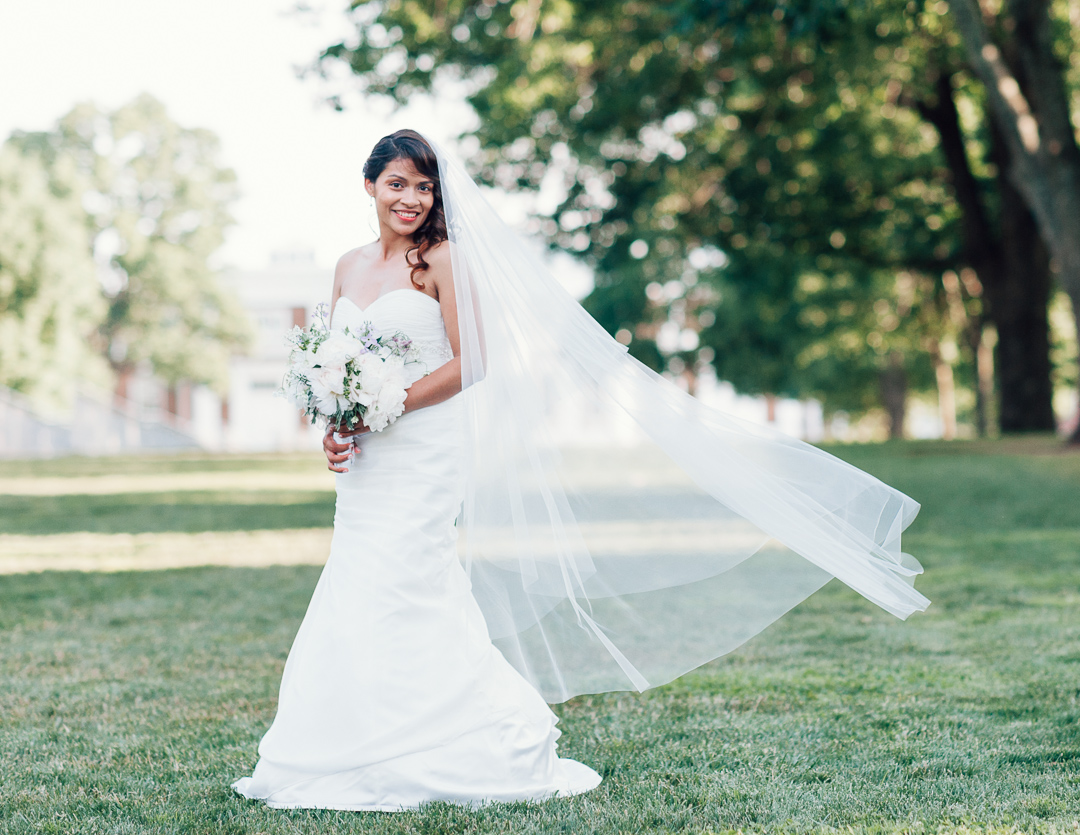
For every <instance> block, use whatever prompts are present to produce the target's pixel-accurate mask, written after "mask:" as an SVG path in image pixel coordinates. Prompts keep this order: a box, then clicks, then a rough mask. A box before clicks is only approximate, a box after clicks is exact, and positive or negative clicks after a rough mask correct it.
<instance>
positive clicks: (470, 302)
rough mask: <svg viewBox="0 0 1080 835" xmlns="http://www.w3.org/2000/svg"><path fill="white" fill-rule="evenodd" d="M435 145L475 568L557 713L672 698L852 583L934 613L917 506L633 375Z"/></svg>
mask: <svg viewBox="0 0 1080 835" xmlns="http://www.w3.org/2000/svg"><path fill="white" fill-rule="evenodd" d="M428 141H429V142H430V143H431V146H432V147H433V148H434V149H435V151H436V154H437V155H438V159H439V174H440V179H441V191H442V196H443V202H444V206H445V210H446V218H447V226H448V230H449V236H450V241H451V252H452V263H453V269H454V283H455V289H456V292H457V305H458V318H459V327H460V331H461V358H462V378H463V379H462V384H463V387H464V390H463V392H462V395H461V397H462V399H463V401H464V403H463V408H464V410H465V413H466V417H465V427H466V428H465V432H466V436H467V437H466V444H467V465H466V474H465V484H464V503H463V510H462V516H461V519H460V521H459V536H460V554H461V559H462V560H463V562H464V564H465V567H466V570H467V571H468V573H469V576H470V580H471V583H472V588H473V594H474V596H475V597H476V599H477V602H478V603H479V605H480V607H481V609H482V610H483V613H484V616H485V619H486V621H487V626H488V630H489V632H490V634H491V637H492V639H493V640H494V642H495V643H496V645H497V646H498V647H499V649H500V650H501V651H502V652H503V654H504V655H505V656H506V657H507V659H508V660H509V661H510V662H511V663H512V664H514V665H515V666H516V667H517V669H518V670H519V671H520V672H521V673H522V674H523V675H524V676H525V677H526V678H527V679H528V680H529V681H530V682H531V683H532V684H533V685H534V686H535V687H536V688H537V689H538V690H539V691H540V692H541V693H542V694H543V695H544V696H545V697H546V698H547V700H548V701H549V702H559V701H563V700H565V699H568V698H570V697H571V696H574V695H576V694H579V693H595V692H603V691H609V690H627V689H635V690H643V689H645V688H648V687H654V686H657V685H660V684H664V683H666V682H668V681H671V680H672V679H674V678H676V677H677V676H679V675H681V674H683V673H685V672H687V671H688V670H691V669H693V668H694V667H697V666H699V665H701V664H703V663H705V662H706V661H709V660H711V659H713V658H717V657H719V656H720V655H723V654H724V653H726V652H729V651H730V650H732V649H734V648H735V647H737V646H739V645H740V644H742V643H743V642H745V641H746V640H747V639H749V638H750V637H752V636H753V635H755V634H757V633H758V632H760V631H761V630H762V629H764V628H765V627H766V626H768V625H769V624H770V623H772V622H773V621H774V620H776V619H777V618H779V617H780V616H781V615H782V614H783V613H784V612H786V611H788V610H789V609H790V608H792V607H793V606H795V605H796V604H797V603H799V602H800V601H801V600H803V599H805V598H806V597H807V596H809V595H810V594H812V593H813V592H814V591H815V590H817V589H818V588H820V587H821V586H822V585H824V584H825V583H826V582H828V580H829V579H831V578H832V577H836V578H838V579H839V580H841V581H842V582H844V583H846V584H847V585H848V586H850V587H851V588H852V589H854V590H855V591H857V592H858V593H859V594H861V595H863V596H864V597H866V598H868V599H869V600H871V601H873V602H874V603H876V604H877V605H878V606H880V607H882V608H883V609H885V610H887V611H889V612H891V613H893V614H894V615H896V616H898V617H900V618H905V617H907V616H908V615H909V614H911V613H912V612H914V611H919V610H923V609H925V608H926V607H927V605H929V602H930V601H929V600H927V598H925V597H924V596H923V595H921V594H920V593H919V592H917V591H916V590H915V589H914V587H913V579H914V576H915V575H916V574H918V573H920V572H921V570H922V569H921V566H920V565H919V563H918V562H916V561H915V560H914V559H913V558H911V557H910V556H908V555H907V554H903V553H902V552H901V551H900V534H901V532H902V531H903V530H904V529H905V528H906V527H907V526H908V525H909V524H910V523H911V521H912V520H913V519H914V517H915V514H916V513H917V512H918V509H919V506H918V504H917V503H916V502H915V501H913V500H912V499H910V498H908V497H907V496H905V495H904V494H903V493H900V492H898V491H896V490H894V489H892V488H891V487H889V486H887V485H885V484H883V483H882V482H880V481H878V480H877V479H876V478H874V477H872V476H870V475H868V474H867V473H864V472H862V471H861V470H858V469H857V468H855V467H852V466H851V465H849V464H847V463H845V462H843V461H840V460H839V459H837V458H835V457H833V456H831V455H828V454H827V453H825V452H822V451H821V450H819V449H816V448H815V447H812V446H810V445H808V444H805V443H802V442H801V441H798V440H795V439H793V438H790V437H788V436H786V435H784V434H782V433H780V432H777V431H773V430H771V429H768V428H765V427H761V426H756V425H753V424H749V423H746V422H744V421H741V420H738V419H735V418H733V417H731V416H728V415H726V414H723V413H722V412H720V411H717V410H715V409H711V408H708V407H706V406H705V405H703V404H702V403H701V402H699V401H698V400H696V399H695V398H693V397H691V396H690V395H688V394H687V393H685V392H684V391H682V390H681V389H679V388H678V387H677V386H675V385H674V384H672V383H671V382H670V381H668V380H666V379H664V378H663V377H661V376H660V375H658V374H656V373H654V372H653V371H651V370H650V369H648V368H647V367H646V366H644V365H642V364H641V363H639V362H638V361H637V360H635V359H633V358H632V357H631V356H630V355H629V354H628V353H627V352H626V349H625V348H624V347H623V346H622V345H621V344H619V343H618V342H617V341H615V340H614V339H613V338H612V337H611V336H610V335H609V334H608V333H607V332H605V331H604V330H603V328H601V327H600V325H599V324H598V323H597V322H596V321H595V320H593V319H592V317H590V316H589V315H588V313H586V312H585V310H584V309H583V308H582V307H581V306H580V305H579V304H578V303H577V302H576V301H575V300H574V299H573V298H572V297H571V296H570V295H569V294H568V293H567V292H566V291H565V290H564V289H563V288H562V286H561V285H560V284H559V282H558V281H557V280H556V279H555V278H554V277H553V276H552V275H551V274H550V273H549V272H548V271H547V270H546V269H545V267H544V266H543V265H542V264H541V263H539V262H538V260H537V259H536V257H535V255H534V254H533V252H532V251H531V250H530V248H529V247H528V246H527V245H526V244H525V243H524V242H523V241H522V240H521V239H520V238H519V237H518V235H517V234H516V233H515V232H514V231H513V230H511V229H510V228H509V227H508V226H507V225H506V224H505V223H504V222H503V221H502V220H501V219H500V218H499V216H498V214H497V213H496V212H495V210H494V209H493V208H492V207H491V206H490V204H488V202H487V201H486V200H485V198H484V196H483V195H482V193H481V192H480V189H479V188H478V187H477V185H476V184H475V183H474V182H473V180H472V179H471V178H470V177H469V175H468V173H467V172H466V171H465V169H464V168H463V167H462V166H461V164H460V163H459V162H457V161H456V160H454V159H453V158H451V156H450V155H448V154H447V152H446V151H445V150H444V149H442V148H441V147H439V145H438V144H437V143H436V142H433V141H431V140H430V139H429V140H428Z"/></svg>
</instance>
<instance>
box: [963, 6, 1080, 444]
mask: <svg viewBox="0 0 1080 835" xmlns="http://www.w3.org/2000/svg"><path fill="white" fill-rule="evenodd" d="M949 8H950V10H951V11H952V17H953V20H954V22H955V24H956V28H957V29H958V30H959V32H960V36H961V39H962V40H963V42H964V46H965V47H966V50H967V54H968V60H969V61H970V62H971V67H972V69H973V70H974V71H975V74H976V75H977V76H978V77H979V79H980V80H981V81H982V83H983V86H984V87H985V88H986V94H987V100H988V102H989V110H990V114H991V118H992V119H993V122H994V126H995V128H996V129H997V130H998V131H999V132H1000V134H1001V137H1002V139H1003V140H1004V143H1005V145H1006V146H1007V147H1008V151H1009V166H1008V170H1007V171H1006V172H1005V173H1007V175H1008V177H1009V179H1010V181H1011V182H1012V184H1013V185H1014V186H1015V187H1016V191H1017V192H1018V193H1019V194H1021V195H1022V196H1023V199H1024V202H1025V203H1026V204H1027V206H1028V207H1029V208H1030V209H1031V212H1032V214H1033V215H1034V216H1035V221H1036V223H1037V224H1038V228H1039V232H1040V234H1041V237H1042V240H1043V241H1044V242H1045V243H1046V247H1047V249H1048V250H1049V254H1050V256H1051V257H1052V258H1053V260H1054V262H1055V265H1056V267H1057V273H1058V276H1059V278H1060V280H1061V286H1062V288H1063V289H1064V290H1065V292H1066V293H1067V294H1068V296H1069V298H1070V299H1071V300H1072V302H1073V309H1074V311H1080V147H1078V146H1077V143H1076V136H1075V133H1074V129H1073V125H1072V121H1071V113H1070V108H1069V95H1068V91H1067V90H1066V87H1065V78H1064V68H1063V67H1062V66H1061V63H1060V61H1058V59H1057V56H1056V54H1055V51H1054V48H1053V47H1054V43H1053V31H1052V30H1053V27H1052V22H1051V19H1050V2H1049V0H1011V2H1009V3H1008V6H1007V9H1006V11H1005V12H1004V13H1003V14H1007V15H1008V17H1009V19H1008V20H1007V21H1006V23H1007V25H1006V26H1003V27H1002V29H1003V30H1005V31H1009V32H1011V38H1010V39H1009V41H1008V43H1006V44H1005V48H1004V49H1001V48H999V46H998V45H997V44H995V43H994V42H993V40H992V38H991V35H990V32H989V30H988V28H987V25H986V21H985V20H984V18H983V15H982V10H981V9H980V8H979V5H978V4H977V2H976V0H950V3H949ZM999 356H1000V353H999ZM1073 440H1074V441H1076V442H1080V426H1078V427H1077V432H1076V434H1075V435H1074V438H1073Z"/></svg>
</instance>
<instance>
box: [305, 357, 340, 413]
mask: <svg viewBox="0 0 1080 835" xmlns="http://www.w3.org/2000/svg"><path fill="white" fill-rule="evenodd" d="M308 381H309V382H310V384H311V393H312V394H313V395H314V396H315V404H316V406H317V408H318V410H319V411H320V412H321V413H322V414H324V415H333V414H335V413H337V412H340V411H342V410H344V409H347V408H348V407H349V398H348V397H347V396H346V392H345V388H346V379H345V364H344V363H342V364H341V365H324V366H322V367H321V368H315V369H312V371H311V373H310V375H309V376H308Z"/></svg>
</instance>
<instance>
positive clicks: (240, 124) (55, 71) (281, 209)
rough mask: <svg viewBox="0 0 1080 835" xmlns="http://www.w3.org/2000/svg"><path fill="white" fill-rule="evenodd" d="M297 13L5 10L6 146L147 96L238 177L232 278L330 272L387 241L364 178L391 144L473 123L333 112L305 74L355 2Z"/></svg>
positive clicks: (179, 7) (62, 0)
mask: <svg viewBox="0 0 1080 835" xmlns="http://www.w3.org/2000/svg"><path fill="white" fill-rule="evenodd" d="M295 5H296V3H295V0H183V2H176V0H167V2H166V0H34V2H16V0H0V139H2V138H6V137H7V136H8V135H9V134H10V133H11V132H12V131H13V130H16V129H21V130H46V129H48V128H50V127H52V126H53V124H54V123H55V122H56V120H57V119H59V118H60V117H61V116H62V115H64V114H65V113H67V111H68V110H70V109H71V107H72V106H73V105H75V104H76V103H77V102H82V101H93V102H95V103H96V104H97V105H98V106H100V107H103V108H106V109H114V108H116V107H119V106H121V105H123V104H125V103H126V102H128V101H130V100H131V99H133V98H135V96H137V95H138V94H139V93H141V92H148V93H150V94H152V95H153V96H155V97H156V98H158V99H159V100H161V101H162V102H163V103H164V104H165V106H166V108H167V109H168V112H169V114H170V116H171V117H172V118H173V119H174V120H175V121H177V122H178V123H180V124H181V125H183V126H184V127H192V128H194V127H201V128H208V129H210V130H211V131H213V132H214V133H216V134H217V135H218V137H219V138H220V139H221V146H222V157H221V161H222V163H223V164H225V165H227V166H228V167H231V168H233V169H234V170H235V171H236V173H237V176H238V179H239V185H240V189H241V195H242V196H241V198H240V200H239V201H238V202H237V204H236V205H235V207H234V212H233V214H234V216H235V218H236V220H237V224H236V226H235V227H234V228H233V229H232V230H231V231H230V233H229V235H228V238H227V241H226V244H225V246H224V248H223V249H222V250H221V251H220V252H219V253H218V255H217V259H216V260H217V261H218V263H219V265H220V266H223V267H235V268H241V269H258V268H260V267H263V266H265V265H266V264H267V263H268V262H269V259H270V256H271V254H272V253H273V252H275V251H279V250H283V249H285V250H287V249H294V250H296V249H299V250H303V249H311V250H313V251H314V253H315V257H316V261H317V263H318V264H320V265H323V266H327V267H332V266H333V264H334V263H335V262H336V260H337V258H338V256H339V255H341V254H342V253H343V252H346V251H347V250H349V249H351V248H353V247H355V246H357V245H359V244H362V243H365V242H367V241H369V240H372V239H373V238H374V237H375V236H374V234H373V233H372V226H371V224H372V223H373V222H374V221H373V218H371V216H370V215H369V209H368V201H367V198H366V194H365V193H364V192H363V176H362V173H361V172H362V168H363V163H364V159H365V158H366V156H367V154H368V152H369V151H370V150H371V148H372V146H373V145H374V144H375V142H376V141H377V140H378V139H379V137H381V136H383V135H385V134H387V133H390V132H392V131H393V130H396V129H398V128H400V127H414V128H417V129H419V130H423V131H427V132H430V133H431V135H433V136H434V137H435V138H436V139H441V140H444V141H445V140H447V139H450V138H451V137H453V136H455V135H457V134H458V133H460V132H461V131H462V130H464V129H466V128H467V127H468V126H469V124H470V123H471V120H472V118H473V116H472V113H471V111H470V110H469V109H468V107H467V106H466V105H464V104H463V103H462V102H460V101H442V102H433V101H430V100H429V101H426V102H422V103H419V104H417V105H410V107H409V108H408V109H407V110H405V111H403V112H397V113H393V112H392V110H391V108H390V107H389V106H388V105H387V104H386V103H385V102H380V101H378V100H366V101H365V100H363V99H362V98H361V97H360V96H359V95H353V96H351V97H349V99H348V101H349V106H348V107H347V109H346V111H345V112H343V113H339V112H335V111H334V110H333V109H332V108H330V107H329V106H328V105H326V104H325V103H324V101H323V99H324V97H325V93H326V91H327V88H326V86H325V84H324V83H321V82H320V81H319V80H318V79H315V78H309V79H308V80H300V79H299V78H298V77H297V73H296V68H297V67H299V66H305V65H309V64H311V63H312V61H313V60H314V59H315V57H316V56H317V55H318V54H319V51H320V50H321V49H322V48H324V47H326V46H328V45H329V44H331V43H335V42H337V41H340V40H341V39H342V38H343V37H347V35H348V33H349V30H350V26H349V22H348V18H347V17H346V14H345V11H344V9H345V7H346V0H327V2H325V3H322V4H320V3H318V2H315V3H312V4H311V5H312V6H314V7H315V8H316V12H315V13H313V14H302V15H298V14H296V13H295V12H292V11H291V10H292V8H293V7H294V6H295ZM346 83H347V81H346ZM514 205H517V206H520V201H519V202H518V203H517V204H514V203H513V201H511V202H510V203H507V206H508V207H510V208H509V209H508V211H510V212H511V213H512V214H513V213H515V212H514V210H513V206H514ZM516 214H517V215H519V217H518V219H519V220H520V216H521V215H522V210H521V209H520V208H518V209H517V210H516Z"/></svg>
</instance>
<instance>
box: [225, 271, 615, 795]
mask: <svg viewBox="0 0 1080 835" xmlns="http://www.w3.org/2000/svg"><path fill="white" fill-rule="evenodd" d="M366 320H370V321H371V322H372V323H373V324H374V325H375V326H376V327H378V328H380V329H382V330H390V331H393V330H401V331H404V332H405V333H406V334H408V335H409V336H410V337H411V338H412V339H413V340H414V341H415V342H416V343H417V344H418V345H419V346H420V348H421V352H422V353H421V357H422V360H423V362H424V363H425V365H426V367H427V369H430V370H434V369H435V368H438V367H439V366H440V365H442V364H443V363H445V362H446V361H447V360H449V359H450V358H451V351H450V344H449V342H448V340H447V337H446V330H445V328H444V326H443V321H442V314H441V312H440V308H439V304H438V302H436V301H435V300H434V299H432V298H431V297H430V296H427V295H425V294H424V293H421V292H419V291H416V290H410V289H401V290H394V291H391V292H389V293H386V294H384V295H383V296H381V297H380V298H378V299H376V300H375V301H374V302H373V303H372V304H370V305H369V306H368V308H367V310H366V311H365V310H361V309H360V308H359V307H358V306H357V305H355V304H354V303H353V302H352V301H350V300H349V299H346V298H342V299H340V300H339V301H338V303H337V307H336V308H335V311H334V320H333V324H334V326H335V327H345V326H348V325H352V326H354V327H356V326H359V325H361V324H362V323H363V322H364V321H366ZM411 368H417V369H418V370H417V371H416V372H415V373H414V374H413V378H416V377H419V376H420V375H421V373H422V372H423V370H424V368H423V366H411ZM410 382H411V380H410ZM460 407H461V403H460V398H458V397H454V398H451V399H450V400H447V401H445V402H443V403H440V404H438V405H435V406H430V407H427V408H423V409H418V410H417V411H415V412H409V413H407V414H405V415H402V416H401V418H399V419H398V420H397V422H395V423H394V424H392V425H391V426H389V427H388V428H387V429H385V430H384V431H382V432H378V433H370V434H365V435H363V436H361V439H360V449H361V453H360V454H359V455H357V456H355V458H356V460H354V461H353V462H351V463H350V464H348V465H347V466H348V469H349V472H348V473H342V474H339V475H337V477H336V478H337V507H336V511H335V515H334V537H333V542H332V544H331V546H330V556H329V558H328V560H327V562H326V566H325V568H324V569H323V572H322V575H321V576H320V578H319V582H318V585H317V586H316V588H315V592H314V595H313V596H312V598H311V603H310V604H309V606H308V610H307V614H306V615H305V616H304V621H303V623H302V624H301V626H300V630H299V632H298V633H297V635H296V639H295V641H294V642H293V646H292V650H291V651H290V652H289V658H288V661H287V662H286V664H285V671H284V674H283V676H282V680H281V690H280V696H279V700H278V710H277V716H276V717H275V719H274V722H273V724H272V725H271V727H270V729H269V730H268V731H267V732H266V735H265V736H264V737H263V739H262V742H261V743H260V744H259V762H258V764H257V765H256V766H255V772H254V774H253V775H252V776H251V777H244V778H242V779H240V780H237V781H236V782H235V783H234V784H233V788H234V789H235V790H236V791H237V792H238V793H239V794H241V795H243V796H244V797H248V798H252V799H259V800H263V801H265V802H266V804H267V805H268V806H272V807H275V808H296V807H300V808H320V809H342V810H357V811H359V810H381V811H397V810H401V809H415V808H417V807H418V806H419V805H420V804H421V803H424V802H428V801H437V800H443V801H450V802H453V803H460V804H466V805H477V804H480V803H484V802H487V801H515V800H542V799H545V798H548V797H551V796H553V795H556V794H558V795H560V796H567V795H571V794H577V793H579V792H584V791H588V790H589V789H592V788H594V787H596V786H597V785H598V784H599V783H600V776H599V775H598V774H597V773H596V772H594V771H593V770H592V769H591V768H589V767H588V766H585V765H582V764H581V763H579V762H575V761H574V760H568V759H560V758H559V757H558V756H557V754H556V747H557V745H556V740H557V739H558V738H559V731H558V729H557V728H556V727H555V724H556V722H557V721H558V719H557V717H556V716H555V714H553V713H552V712H551V710H550V708H549V707H548V706H547V704H546V703H545V702H544V700H543V698H542V697H541V696H540V694H539V693H537V692H536V690H534V689H533V688H532V686H530V685H529V684H528V682H526V681H525V679H524V678H522V677H521V675H520V674H519V673H518V672H517V671H516V670H515V669H514V668H513V667H512V666H511V665H510V664H509V663H508V662H507V661H506V659H505V658H504V657H503V656H502V655H501V654H500V653H499V651H498V650H497V649H496V648H495V647H494V646H493V645H492V643H491V639H490V638H489V636H488V631H487V627H486V625H485V623H484V617H483V615H482V613H481V611H480V608H479V607H478V606H477V604H476V601H475V600H474V599H473V596H472V593H471V590H470V585H469V580H468V577H467V576H466V574H465V571H464V569H463V568H462V566H461V563H460V562H459V560H458V557H457V553H456V538H457V531H456V528H455V525H454V523H455V520H456V518H457V515H458V510H459V508H460V504H461V483H462V478H461V470H462V466H463V448H462V438H461V431H460V421H461V419H462V417H461V411H460Z"/></svg>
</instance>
